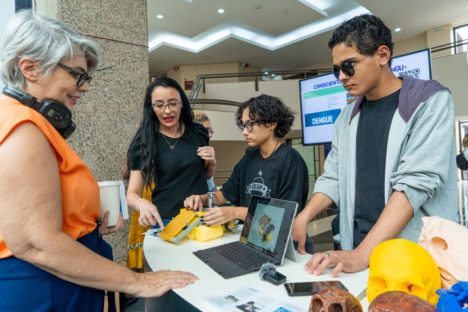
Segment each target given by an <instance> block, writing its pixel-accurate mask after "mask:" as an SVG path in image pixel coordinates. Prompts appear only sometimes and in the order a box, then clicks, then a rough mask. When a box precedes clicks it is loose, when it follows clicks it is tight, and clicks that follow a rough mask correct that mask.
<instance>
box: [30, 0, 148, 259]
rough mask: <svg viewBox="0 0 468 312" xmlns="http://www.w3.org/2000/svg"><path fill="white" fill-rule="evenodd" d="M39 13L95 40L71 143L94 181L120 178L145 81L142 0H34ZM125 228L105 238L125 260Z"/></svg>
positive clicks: (145, 36) (145, 30)
mask: <svg viewBox="0 0 468 312" xmlns="http://www.w3.org/2000/svg"><path fill="white" fill-rule="evenodd" d="M34 9H35V10H36V11H37V12H38V13H40V14H43V15H47V16H50V17H53V18H56V19H58V20H61V21H63V22H65V23H67V24H68V25H70V26H71V27H72V28H73V29H74V30H75V31H77V32H78V33H80V34H83V35H85V36H87V37H89V38H91V39H93V40H94V41H95V42H96V43H97V44H98V45H99V66H98V70H97V72H95V73H94V74H93V80H92V82H91V90H90V91H89V92H88V93H87V94H85V95H84V96H83V98H82V99H81V101H80V102H79V103H78V105H77V106H76V108H75V110H74V111H73V120H74V121H75V123H76V125H77V130H76V131H75V133H74V134H73V135H72V137H71V138H70V144H71V145H72V147H73V148H74V149H75V150H76V152H77V153H78V155H79V156H80V157H81V158H82V159H83V160H84V161H85V162H86V164H87V165H88V166H89V167H90V169H91V171H92V172H93V174H94V176H95V178H96V180H98V181H106V180H121V179H122V171H123V168H124V165H125V163H126V153H127V148H128V145H129V143H130V141H131V139H132V138H133V136H134V134H135V132H136V129H137V126H138V124H139V122H140V119H141V114H142V109H143V98H144V92H145V88H146V86H147V84H148V82H149V67H148V23H147V10H146V0H119V1H115V0H99V1H93V0H36V1H35V8H34ZM128 223H129V222H128V221H127V222H126V227H125V229H124V230H121V231H120V232H119V233H116V234H113V235H110V236H108V237H106V239H107V240H108V241H109V242H110V243H111V244H112V245H113V248H114V258H115V261H119V262H122V261H125V260H126V247H127V232H128Z"/></svg>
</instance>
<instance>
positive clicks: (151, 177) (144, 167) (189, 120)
mask: <svg viewBox="0 0 468 312" xmlns="http://www.w3.org/2000/svg"><path fill="white" fill-rule="evenodd" d="M157 87H163V88H173V89H176V90H177V92H178V93H179V95H180V99H181V100H182V110H181V112H180V117H179V123H180V124H181V126H182V125H185V126H186V127H192V126H193V112H192V108H191V106H190V102H189V100H188V98H187V95H185V92H184V90H182V88H181V87H180V85H179V84H178V83H177V81H175V80H173V79H171V78H157V79H155V80H154V81H153V82H151V83H150V85H149V86H148V87H147V88H146V94H145V100H144V106H143V118H142V121H141V124H140V127H139V128H138V130H137V132H136V134H135V136H134V137H133V140H132V142H131V143H130V146H129V148H128V151H127V172H126V173H125V174H124V176H125V177H126V178H128V177H129V175H130V170H131V163H130V162H131V159H130V151H131V150H132V149H133V148H138V147H137V146H134V145H135V144H139V145H140V146H139V150H140V167H141V168H140V170H141V173H142V174H143V178H144V179H145V184H146V185H147V186H149V185H151V183H152V182H153V181H155V182H156V181H157V179H156V176H155V174H156V162H157V157H158V153H157V148H156V137H157V135H158V132H159V127H160V124H159V119H158V116H156V113H155V112H154V110H153V106H152V103H151V94H152V93H153V91H154V89H155V88H157Z"/></svg>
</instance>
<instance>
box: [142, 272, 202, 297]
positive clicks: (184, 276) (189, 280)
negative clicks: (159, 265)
mask: <svg viewBox="0 0 468 312" xmlns="http://www.w3.org/2000/svg"><path fill="white" fill-rule="evenodd" d="M137 274H138V277H139V280H138V288H139V289H138V291H137V292H136V293H135V294H134V295H135V296H137V297H145V298H148V297H159V296H162V295H163V294H165V293H166V292H168V291H169V290H171V289H175V288H183V287H186V286H188V285H190V284H193V283H195V281H197V280H198V277H197V276H195V275H193V274H192V273H189V272H183V271H171V270H163V271H156V272H148V273H137Z"/></svg>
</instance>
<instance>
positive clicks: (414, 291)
mask: <svg viewBox="0 0 468 312" xmlns="http://www.w3.org/2000/svg"><path fill="white" fill-rule="evenodd" d="M440 287H441V279H440V271H439V268H438V267H437V264H436V263H435V261H434V259H433V258H432V257H431V255H430V254H429V253H428V252H427V251H426V250H425V249H424V248H422V247H421V246H419V245H418V244H416V243H414V242H412V241H409V240H406V239H391V240H388V241H385V242H382V243H380V244H379V245H378V246H377V247H375V248H374V250H373V251H372V254H371V256H370V259H369V282H368V287H367V299H368V300H369V302H370V303H371V302H372V301H373V300H374V299H375V298H376V297H377V296H378V295H380V294H382V293H384V292H388V291H402V292H405V293H408V294H411V295H415V296H418V297H419V298H421V299H423V300H426V301H428V302H429V303H430V304H432V305H435V304H436V303H437V300H438V296H437V294H436V290H437V289H438V288H440Z"/></svg>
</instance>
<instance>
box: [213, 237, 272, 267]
mask: <svg viewBox="0 0 468 312" xmlns="http://www.w3.org/2000/svg"><path fill="white" fill-rule="evenodd" d="M213 249H214V250H216V251H217V252H219V253H220V254H222V255H223V256H224V257H226V258H228V259H229V260H231V261H232V262H235V263H237V264H238V265H239V266H240V267H242V268H243V269H246V270H257V269H259V268H260V267H261V266H262V264H264V263H265V262H272V258H270V257H268V256H266V255H265V254H263V253H261V252H259V251H257V250H255V249H253V248H249V247H247V246H245V245H244V244H242V243H239V242H232V243H229V244H225V245H220V246H216V247H213Z"/></svg>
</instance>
